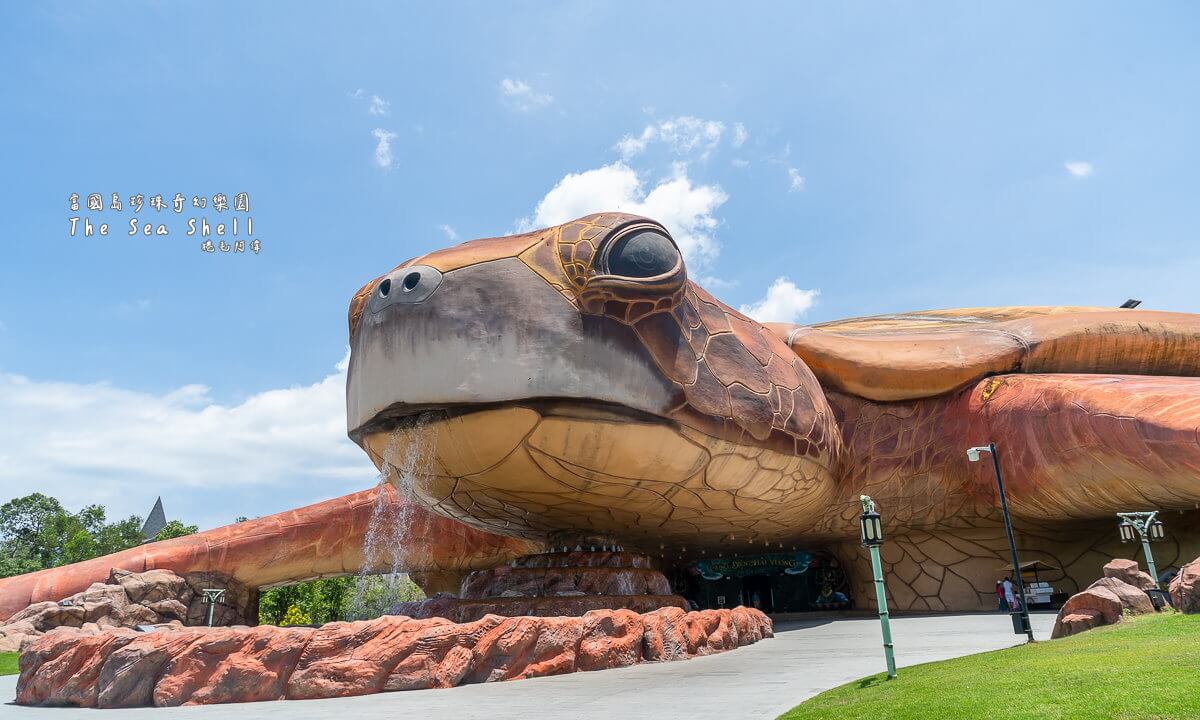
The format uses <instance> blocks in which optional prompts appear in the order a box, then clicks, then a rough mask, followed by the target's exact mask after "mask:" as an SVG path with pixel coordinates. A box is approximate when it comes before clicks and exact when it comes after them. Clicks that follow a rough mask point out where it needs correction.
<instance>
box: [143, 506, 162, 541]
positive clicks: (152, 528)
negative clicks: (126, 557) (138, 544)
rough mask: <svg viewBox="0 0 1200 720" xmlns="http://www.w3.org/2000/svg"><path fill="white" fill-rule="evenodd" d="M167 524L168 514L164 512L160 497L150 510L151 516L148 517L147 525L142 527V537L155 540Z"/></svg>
mask: <svg viewBox="0 0 1200 720" xmlns="http://www.w3.org/2000/svg"><path fill="white" fill-rule="evenodd" d="M166 524H167V514H166V513H165V512H163V506H162V497H161V496H159V498H158V499H157V500H155V501H154V507H153V508H152V509H151V510H150V514H149V515H148V516H147V517H146V523H145V524H144V525H142V537H144V538H146V539H147V540H153V539H154V536H155V535H157V534H158V531H159V530H162V529H163V527H164V526H165V525H166Z"/></svg>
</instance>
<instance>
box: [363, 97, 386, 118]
mask: <svg viewBox="0 0 1200 720" xmlns="http://www.w3.org/2000/svg"><path fill="white" fill-rule="evenodd" d="M389 105H391V103H389V102H388V101H387V100H384V99H383V98H381V97H379V96H378V95H372V96H371V106H370V107H369V108H367V112H369V113H371V114H372V115H387V114H388V106H389Z"/></svg>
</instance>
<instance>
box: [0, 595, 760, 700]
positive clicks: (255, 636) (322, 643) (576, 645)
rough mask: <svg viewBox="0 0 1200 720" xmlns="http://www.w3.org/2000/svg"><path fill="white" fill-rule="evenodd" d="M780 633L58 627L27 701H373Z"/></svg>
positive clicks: (751, 626)
mask: <svg viewBox="0 0 1200 720" xmlns="http://www.w3.org/2000/svg"><path fill="white" fill-rule="evenodd" d="M771 636H772V625H771V620H770V619H769V618H768V617H767V616H765V615H763V614H762V613H761V612H759V611H758V610H750V609H746V608H735V609H733V610H705V611H702V612H692V613H685V612H684V611H683V610H682V609H679V608H674V607H670V608H663V609H661V610H656V611H654V612H651V613H646V614H638V613H636V612H633V611H631V610H598V611H594V612H589V613H587V614H585V615H583V616H581V617H500V616H498V615H488V616H486V617H483V618H480V619H479V620H476V621H474V622H468V623H454V622H451V621H449V620H446V619H444V618H429V619H412V618H408V617H402V616H385V617H381V618H378V619H375V620H368V621H361V622H349V623H347V622H335V623H329V624H327V625H324V626H322V627H320V628H303V627H294V628H278V627H272V626H262V627H256V628H247V627H230V628H178V629H174V630H168V631H163V632H153V633H135V632H132V631H129V630H126V629H120V628H118V629H114V630H109V631H104V632H100V633H99V634H96V635H90V636H84V635H81V634H80V633H78V632H71V631H65V630H56V631H54V632H51V633H47V634H45V635H43V636H41V637H39V638H37V639H35V640H33V641H32V642H31V643H29V644H28V645H27V647H26V648H25V650H24V651H23V654H22V658H21V676H20V678H19V679H18V681H17V702H18V703H20V704H24V705H74V706H78V707H103V708H111V707H133V706H145V705H156V706H173V705H203V704H212V703H227V702H250V701H256V700H280V699H307V698H325V697H342V696H347V695H366V694H369V693H377V692H387V691H393V690H411V689H418V688H444V687H453V686H455V685H463V684H468V683H481V682H496V681H499V680H515V679H520V678H528V677H537V676H542V675H558V674H562V673H569V672H575V671H582V670H600V669H604V668H610V667H623V666H627V665H633V664H636V663H640V662H646V661H662V660H683V659H686V658H689V657H693V656H696V655H707V654H711V653H715V652H722V651H725V650H731V649H733V648H736V647H739V646H741V645H749V644H750V643H753V642H756V641H758V640H761V639H762V638H768V637H771Z"/></svg>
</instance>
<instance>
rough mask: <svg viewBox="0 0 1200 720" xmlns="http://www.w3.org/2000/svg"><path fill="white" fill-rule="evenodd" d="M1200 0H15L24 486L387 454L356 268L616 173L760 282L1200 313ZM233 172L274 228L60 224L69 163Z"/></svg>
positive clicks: (580, 197) (14, 284) (816, 291)
mask: <svg viewBox="0 0 1200 720" xmlns="http://www.w3.org/2000/svg"><path fill="white" fill-rule="evenodd" d="M1198 14H1200V10H1198V9H1197V8H1196V6H1195V5H1192V4H1187V3H1158V4H1154V5H1152V6H1147V5H1139V4H1133V3H1128V4H1124V5H1117V4H1103V5H1096V4H1086V3H1055V4H1052V5H1051V4H1048V3H1026V4H1003V5H1001V4H993V5H991V6H988V7H985V6H984V5H982V4H977V3H971V4H963V3H944V4H939V3H912V4H903V3H879V4H866V3H861V4H860V3H836V4H835V3H821V4H818V3H787V4H784V3H778V4H767V3H761V4H748V5H747V4H742V5H733V6H731V5H729V4H725V3H701V2H687V3H632V2H629V3H601V2H587V3H563V4H561V5H559V6H551V5H550V4H548V3H515V2H510V3H457V4H443V5H439V6H437V7H434V6H429V5H416V4H409V5H399V4H367V3H353V4H340V3H339V4H334V3H326V4H313V3H310V4H295V3H288V4H283V3H272V4H267V3H256V4H251V5H250V6H249V7H245V6H243V5H242V4H240V3H213V2H205V3H99V2H97V3H21V4H16V3H9V4H6V5H5V6H4V8H3V10H0V58H2V60H3V67H5V68H7V69H8V70H9V72H6V73H4V76H3V79H0V92H2V95H0V96H2V97H3V98H4V103H3V106H4V112H3V113H0V143H2V147H3V152H2V154H0V158H2V160H3V165H4V168H5V172H4V179H5V182H4V201H3V203H2V205H0V207H2V208H3V212H0V242H3V243H4V256H3V260H2V261H0V425H3V426H5V427H9V428H16V431H10V432H8V433H6V434H7V435H8V439H7V440H3V439H0V495H3V496H4V497H5V498H7V497H11V496H15V495H18V494H24V493H27V492H31V491H33V490H35V489H40V490H44V491H47V492H52V493H54V494H56V495H58V496H59V497H60V498H62V499H63V500H64V501H66V502H67V503H68V504H69V505H73V506H79V505H81V504H83V503H84V502H95V501H98V502H105V503H107V504H109V505H110V507H112V508H113V509H114V510H115V511H117V512H120V513H123V514H124V513H129V512H138V513H143V514H144V513H145V512H146V511H147V510H148V509H149V506H150V504H151V503H152V502H153V499H154V495H156V494H159V493H160V492H161V494H163V496H164V502H165V503H166V506H167V511H168V515H169V516H178V517H183V518H184V519H189V520H193V521H196V522H200V523H201V524H208V525H214V524H218V523H220V522H224V521H226V520H229V519H232V518H233V517H234V516H236V515H239V514H248V515H255V514H262V513H266V512H271V511H275V510H283V509H286V508H287V507H291V506H293V505H296V504H300V503H304V502H309V501H312V500H316V499H320V498H323V497H329V496H332V495H337V494H341V493H343V492H349V491H351V490H354V489H358V488H360V487H365V486H367V485H369V484H370V483H371V482H372V481H373V475H372V472H371V468H370V466H369V464H368V463H367V462H366V461H365V457H360V455H361V452H359V451H357V449H355V448H354V447H353V446H351V445H349V443H348V442H346V441H344V440H342V439H341V434H344V418H341V417H339V416H338V413H339V412H340V408H339V406H338V402H339V395H338V393H340V387H339V382H340V381H341V376H340V371H339V370H338V368H337V364H338V363H339V361H340V360H342V358H343V357H344V355H345V352H346V326H345V311H346V305H347V303H348V301H349V298H350V296H351V294H352V293H353V292H354V291H355V289H357V288H358V287H359V286H360V285H361V284H362V283H363V282H364V281H366V280H368V279H370V278H371V277H373V276H375V275H377V274H379V273H381V272H383V271H385V270H386V269H388V268H390V267H392V266H394V265H395V264H397V263H399V262H400V261H402V260H405V259H407V258H408V257H411V256H413V255H417V254H420V253H423V252H426V251H428V250H430V249H434V248H437V247H441V246H444V245H447V244H450V243H451V242H452V241H454V240H455V239H457V240H463V239H469V238H472V237H479V236H487V235H497V234H503V233H506V232H512V231H514V230H517V229H519V228H522V227H526V226H529V225H536V224H539V223H540V222H550V221H557V219H560V218H561V219H565V215H564V214H565V213H572V212H575V211H579V213H578V214H582V212H587V211H590V210H599V209H607V208H604V207H593V205H595V204H596V203H598V202H605V203H619V204H623V205H624V207H625V208H632V209H639V208H640V209H644V210H653V211H654V212H655V213H657V214H658V215H659V216H660V219H663V220H665V221H667V222H668V223H669V224H671V225H672V229H673V230H675V231H676V234H677V236H680V237H683V238H684V239H685V250H687V253H688V256H689V263H690V264H691V266H692V269H693V275H695V276H698V277H702V278H704V280H705V284H707V285H708V287H709V289H710V290H712V291H714V292H715V293H716V294H717V295H718V296H719V297H721V298H722V299H724V300H725V301H726V302H727V303H729V304H731V305H734V306H739V307H740V306H745V307H747V308H749V309H751V310H754V311H756V312H758V313H759V314H760V315H771V316H773V317H774V316H781V315H782V316H793V317H796V318H797V319H798V320H800V321H802V322H817V321H821V320H828V319H834V318H838V317H846V316H854V315H863V314H873V313H882V312H895V311H902V310H912V309H927V308H938V307H956V306H975V305H1001V304H1099V305H1116V304H1118V303H1120V302H1121V301H1123V300H1125V299H1126V298H1127V297H1136V298H1140V299H1142V300H1143V301H1144V302H1145V307H1151V308H1156V309H1167V310H1179V311H1188V312H1200V294H1198V293H1196V292H1195V289H1194V285H1195V280H1194V278H1195V277H1197V275H1198V273H1200V242H1198V238H1197V229H1198V226H1200V222H1198V221H1200V203H1197V201H1196V198H1197V191H1198V190H1200V183H1198V182H1197V179H1196V168H1197V165H1198V161H1200V140H1198V139H1197V133H1196V131H1195V128H1196V127H1197V125H1198V122H1197V121H1198V119H1200V118H1198V114H1197V111H1198V110H1200V83H1198V82H1197V78H1198V77H1200V50H1198V48H1200V42H1198V41H1200V37H1198V31H1197V29H1196V28H1198V27H1200V23H1198V22H1197V20H1200V18H1198V17H1197V15H1198ZM375 98H378V100H375ZM381 140H383V141H385V142H383V145H385V147H381ZM240 191H245V192H248V193H249V195H250V201H251V212H250V215H251V216H253V218H254V222H255V231H256V232H255V235H256V237H258V238H260V239H261V242H262V252H261V253H260V254H259V255H257V256H255V255H253V254H250V253H245V254H243V255H233V254H219V253H217V254H212V255H209V254H205V253H203V252H201V251H200V249H199V241H198V240H197V239H193V238H188V237H185V236H184V235H183V231H184V230H185V229H186V228H185V226H184V220H183V219H186V218H187V217H192V216H205V217H207V218H209V220H210V221H212V222H215V221H216V217H217V216H216V213H214V212H211V211H209V212H203V213H202V212H199V211H192V209H191V208H190V207H189V208H187V209H186V210H185V212H184V213H183V215H182V216H176V217H174V218H170V219H167V215H170V213H169V211H168V212H167V213H158V215H160V216H162V217H163V220H162V221H163V222H166V223H167V224H168V225H169V227H170V230H171V235H169V236H167V237H150V238H145V237H141V236H138V237H134V238H130V237H129V236H127V235H125V234H124V233H125V230H126V227H127V226H126V224H125V223H126V222H127V221H128V219H129V218H130V217H134V215H133V214H131V213H129V212H128V211H125V212H123V213H120V214H117V213H109V212H106V213H100V214H93V216H94V218H93V220H94V221H105V220H107V221H109V222H110V223H111V228H110V233H112V234H111V235H110V237H108V238H99V237H92V238H82V237H78V236H77V237H74V238H72V237H69V235H68V218H69V217H71V216H72V214H73V213H71V212H70V211H69V208H68V197H69V196H70V194H71V193H79V194H80V195H81V196H86V195H87V194H88V193H91V192H99V193H102V194H103V195H104V196H105V198H106V200H107V198H108V196H109V195H110V194H111V193H113V192H117V193H119V194H120V195H121V196H122V198H123V199H127V198H128V196H130V195H133V194H136V193H143V194H144V195H145V197H146V198H149V197H150V196H152V195H153V194H155V193H163V194H164V195H165V196H167V197H168V199H169V197H170V196H171V195H174V194H175V193H176V192H181V193H183V194H184V195H185V196H187V197H188V198H190V197H191V196H193V195H207V196H209V197H211V195H212V194H214V193H218V192H224V193H227V194H228V195H230V196H231V197H232V195H233V194H234V193H236V192H240ZM83 214H87V213H83ZM153 215H155V213H154V211H152V210H149V209H148V208H144V209H143V210H142V211H141V212H140V213H138V214H137V215H136V216H137V217H139V218H140V219H143V220H144V219H146V218H147V217H148V216H153ZM226 215H228V214H226ZM181 218H182V219H181ZM157 221H158V220H157V219H156V222H157ZM781 277H783V278H787V280H786V281H785V282H782V283H781V282H778V279H779V278H781ZM772 288H773V289H772ZM764 301H765V302H764ZM339 422H340V423H341V426H340V427H339V426H338V423H339Z"/></svg>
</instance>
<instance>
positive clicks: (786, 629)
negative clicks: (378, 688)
mask: <svg viewBox="0 0 1200 720" xmlns="http://www.w3.org/2000/svg"><path fill="white" fill-rule="evenodd" d="M1053 625H1054V615H1053V614H1047V613H1039V614H1035V615H1034V616H1033V629H1034V636H1035V637H1036V638H1037V639H1039V640H1045V639H1047V638H1049V637H1050V629H1051V627H1052V626H1053ZM775 631H776V636H775V638H774V639H770V640H764V641H762V642H760V643H758V644H756V645H751V646H749V647H744V648H739V649H737V650H733V651H731V652H727V653H722V654H720V655H711V656H708V657H700V658H695V659H692V660H685V661H683V662H672V663H661V664H659V663H655V664H645V665H636V666H634V667H628V668H620V669H617V670H604V671H601V672H585V673H572V674H570V675H559V676H555V677H544V678H533V679H530V680H516V681H511V682H501V683H489V684H486V685H465V686H463V687H457V688H450V689H447V690H412V691H409V692H395V693H382V694H379V695H368V696H364V697H353V698H338V699H334V700H302V701H283V702H271V703H247V704H241V705H210V706H203V707H183V708H141V709H133V710H104V711H100V714H99V715H95V714H94V713H95V712H96V711H81V710H78V709H49V708H25V707H20V706H17V705H12V704H11V698H12V697H13V696H14V694H15V692H14V691H15V688H16V676H9V677H0V698H3V699H4V700H5V701H7V702H8V703H9V704H5V705H0V718H4V719H5V720H7V719H8V718H17V719H21V720H64V719H70V720H85V719H86V718H100V720H247V718H280V719H281V720H322V719H324V718H331V717H333V718H338V717H340V718H348V719H352V720H375V719H376V718H378V719H379V720H384V719H385V718H386V720H395V719H396V718H452V719H453V720H474V719H476V718H480V719H483V718H542V717H545V718H581V719H591V718H596V719H598V720H599V719H605V720H606V719H608V718H621V717H652V718H656V719H664V720H665V719H667V718H679V719H680V720H708V719H710V718H711V719H712V720H727V718H731V717H736V718H774V717H777V716H778V715H779V714H780V713H782V712H784V711H785V710H788V709H789V708H791V707H792V706H793V705H796V704H797V703H799V702H800V701H802V700H804V699H805V698H808V697H811V696H813V695H816V694H817V693H819V692H821V691H822V690H827V689H829V688H832V687H836V686H838V685H841V684H843V683H847V682H849V681H851V680H854V679H855V678H859V677H862V676H864V675H871V674H873V673H877V672H882V671H883V670H884V662H883V651H882V648H881V640H880V635H879V621H878V620H876V619H867V618H854V619H844V620H813V621H807V622H779V623H776V627H775ZM892 633H893V635H894V641H895V644H896V661H897V664H898V665H899V666H900V667H901V670H900V672H901V674H903V672H904V671H903V667H904V666H905V665H915V664H918V663H924V662H930V661H933V660H945V659H947V658H952V657H958V656H960V655H970V654H972V653H978V652H983V651H986V650H997V649H999V648H1003V647H1008V646H1010V645H1015V644H1019V643H1020V642H1022V641H1023V640H1024V637H1023V636H1018V635H1014V634H1013V633H1012V624H1011V622H1010V621H1009V619H1008V616H1007V615H998V614H987V615H985V614H971V615H935V616H923V617H900V618H896V619H895V620H893V621H892Z"/></svg>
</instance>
